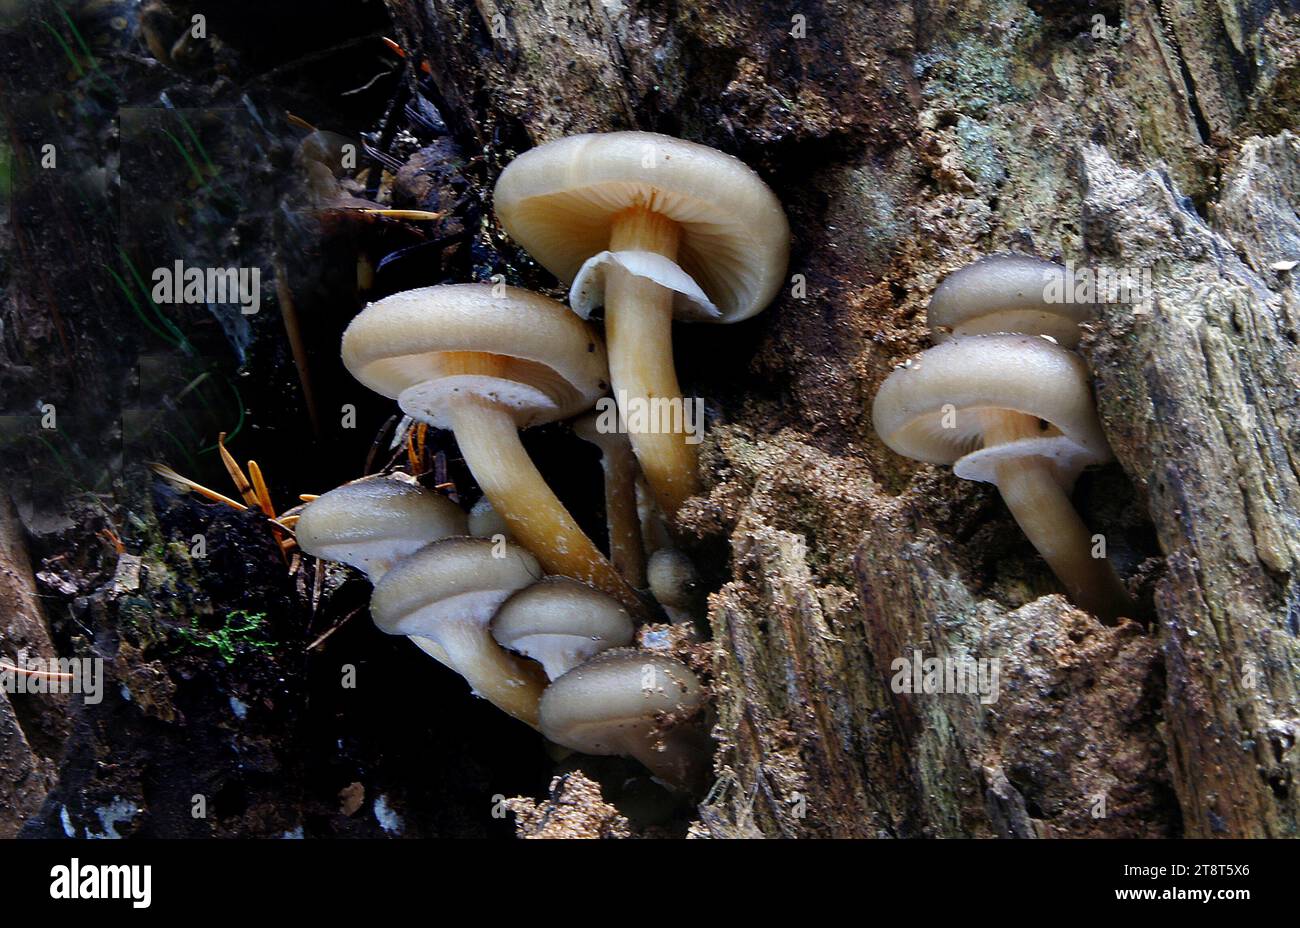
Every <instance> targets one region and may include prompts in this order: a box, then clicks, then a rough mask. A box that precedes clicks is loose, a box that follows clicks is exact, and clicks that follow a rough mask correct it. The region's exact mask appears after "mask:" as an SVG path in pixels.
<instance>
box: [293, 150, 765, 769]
mask: <svg viewBox="0 0 1300 928" xmlns="http://www.w3.org/2000/svg"><path fill="white" fill-rule="evenodd" d="M495 202H496V209H497V213H498V216H499V217H500V219H501V222H502V225H503V226H504V227H505V229H506V230H507V231H508V232H509V233H510V234H511V235H513V236H514V237H515V238H516V239H517V240H518V241H519V242H520V243H521V244H522V245H523V246H524V247H525V248H527V249H528V250H529V251H530V252H532V254H533V255H534V256H535V257H536V258H537V259H538V261H540V262H541V264H543V265H544V266H545V267H547V268H548V269H549V270H551V271H552V272H553V273H554V274H556V276H557V277H559V278H560V279H562V280H563V281H565V282H566V283H570V284H571V285H572V286H571V289H570V292H569V300H570V304H571V306H572V312H571V311H570V310H569V309H568V308H566V307H564V306H563V305H561V304H560V303H557V302H555V301H554V300H551V299H548V298H547V297H545V296H541V295H540V294H536V293H531V292H529V291H526V290H521V289H518V288H515V287H508V286H504V285H499V284H498V285H488V284H445V285H440V286H432V287H424V288H420V289H415V290H407V291H404V292H401V293H396V294H392V295H390V296H386V297H384V298H383V299H380V300H377V301H375V302H373V303H371V304H370V305H369V306H367V307H366V308H365V309H363V310H362V311H361V312H360V313H359V314H358V315H357V316H356V318H354V319H353V320H352V322H351V324H350V325H349V326H348V328H347V331H346V332H345V333H344V335H343V348H342V355H343V363H344V366H345V367H346V368H347V369H348V371H349V372H350V373H351V374H352V376H354V377H355V378H356V379H357V380H358V381H360V382H361V383H362V384H364V385H365V386H367V387H369V388H371V389H372V390H375V391H376V392H378V393H380V394H383V395H384V396H387V397H390V398H392V399H394V400H396V401H397V405H398V406H399V407H400V408H401V410H402V411H403V412H404V413H406V415H407V416H409V417H411V419H412V420H414V421H417V422H420V423H423V424H425V425H428V426H433V427H435V428H440V429H446V430H449V431H451V432H452V433H453V434H454V436H455V439H456V443H457V445H458V447H459V449H460V452H461V454H462V456H463V457H464V459H465V463H466V464H467V465H468V467H469V469H470V472H471V473H472V474H473V476H474V479H475V480H476V481H477V482H478V484H479V486H480V487H481V489H482V491H483V497H482V499H480V500H479V502H478V503H476V504H475V506H474V507H473V509H472V510H471V511H470V513H469V514H468V516H466V514H465V513H463V512H462V511H461V510H460V508H459V507H458V506H456V505H455V504H453V503H451V502H450V501H449V500H447V499H445V498H443V497H441V496H438V495H437V494H433V493H430V492H428V491H426V490H424V489H422V488H421V487H420V486H419V485H418V484H417V483H416V482H415V481H414V478H411V479H402V478H400V477H396V476H388V477H376V478H368V479H366V480H362V481H358V482H356V483H352V484H347V485H345V486H343V487H340V488H338V489H336V490H333V491H331V492H329V493H326V494H324V495H323V496H321V497H319V498H317V499H316V500H314V501H313V502H311V503H310V504H308V506H307V507H306V508H305V509H304V510H303V512H302V515H301V517H300V519H299V522H298V542H299V545H300V546H301V547H302V549H303V550H304V551H306V552H308V553H310V554H314V555H316V556H318V557H322V558H326V559H333V560H339V561H343V562H345V563H348V564H351V565H353V566H355V567H357V568H358V569H360V570H362V571H364V572H365V573H366V574H367V575H368V576H369V577H370V578H371V580H372V581H373V582H374V583H375V588H374V593H373V595H372V598H371V613H372V616H373V618H374V620H375V623H376V624H377V625H378V626H379V628H380V629H382V630H383V631H385V632H389V633H391V634H397V635H406V636H408V637H410V638H411V640H412V641H414V642H415V643H416V644H417V645H419V646H420V647H421V648H422V649H423V650H425V651H426V652H427V653H428V654H429V655H431V656H432V657H434V658H435V659H437V660H438V661H440V662H442V663H443V664H446V665H447V666H448V667H450V668H452V669H453V670H455V671H456V672H458V673H459V674H461V675H462V676H463V677H464V678H465V679H466V680H467V681H468V682H469V684H470V686H471V687H472V688H473V690H474V692H475V693H477V694H478V695H480V696H482V697H484V698H486V699H488V700H489V701H491V702H492V703H493V704H495V705H496V706H498V707H499V708H501V709H502V710H503V711H505V712H507V713H508V714H510V715H512V716H514V717H515V718H518V719H520V720H522V721H524V722H526V723H528V724H529V725H532V726H533V727H534V728H537V729H539V730H540V731H541V732H542V733H543V734H545V735H546V736H547V737H548V738H550V739H551V740H552V741H554V742H556V743H557V744H560V745H562V746H564V747H568V748H571V749H573V750H575V751H582V752H585V753H589V754H617V755H624V756H628V757H633V758H636V759H638V760H640V761H641V762H642V763H643V764H644V765H645V766H646V767H648V768H649V769H650V771H651V772H652V773H653V774H654V775H655V776H656V777H657V778H658V779H660V780H661V781H662V782H664V783H666V784H668V785H670V786H674V787H680V788H690V787H694V786H696V785H698V784H699V780H700V777H701V775H702V773H703V770H704V768H703V765H702V761H703V760H704V759H705V758H706V757H707V750H706V749H705V745H704V744H703V743H702V742H703V736H702V734H701V732H700V730H699V728H698V726H695V725H693V724H680V723H682V722H683V721H684V720H688V719H690V718H691V717H693V716H698V715H699V714H700V712H699V710H700V709H701V707H702V706H703V705H704V689H703V687H702V685H701V683H700V681H699V679H698V678H697V677H696V676H695V674H694V673H693V672H692V671H691V670H690V669H689V668H688V667H687V666H686V665H685V664H683V663H681V662H680V661H677V660H676V659H674V658H672V657H669V656H667V655H665V654H662V653H659V652H657V651H642V650H637V649H636V648H633V647H630V645H632V643H633V640H634V637H635V634H636V625H635V620H637V619H643V618H646V617H648V615H649V612H648V602H647V599H646V598H644V595H643V592H642V591H646V592H648V593H649V596H651V597H653V598H654V599H655V600H656V601H657V602H658V604H659V606H660V607H661V608H662V610H663V611H664V613H665V614H667V615H668V616H669V618H670V619H671V620H673V621H674V622H682V623H689V622H691V621H693V619H694V618H695V617H696V614H697V613H698V607H699V605H700V604H701V602H702V597H701V596H700V595H699V582H698V578H697V576H696V574H695V570H694V567H693V565H692V564H691V562H690V560H689V559H688V558H687V556H686V555H685V554H684V553H682V552H680V551H679V550H677V549H676V548H675V547H673V539H672V531H671V526H672V520H673V518H674V517H675V515H676V513H677V510H678V509H679V507H680V506H681V504H682V502H683V501H684V500H685V499H686V498H687V497H689V496H691V495H692V494H693V493H695V492H696V490H697V487H698V484H697V480H698V477H697V474H696V459H695V449H694V445H693V444H692V440H693V439H695V440H698V437H699V436H693V435H691V434H689V433H688V431H687V429H686V428H685V427H684V426H685V422H686V412H685V406H684V403H683V399H682V396H681V390H680V388H679V386H678V383H677V374H676V370H675V368H674V364H673V352H672V332H671V324H672V320H673V319H674V318H675V317H676V318H685V319H692V320H700V321H708V322H736V321H739V320H741V319H746V318H748V317H750V316H752V315H754V314H755V313H757V312H759V311H760V310H762V309H763V308H764V307H765V306H767V304H768V303H769V302H771V300H772V298H773V296H774V295H775V294H776V291H777V288H778V287H779V286H780V283H781V280H782V278H783V276H784V274H785V269H786V262H787V257H788V250H789V238H790V231H789V226H788V224H787V222H786V218H785V214H784V212H783V211H782V209H781V206H780V203H778V202H777V200H776V197H775V196H773V194H772V192H771V191H770V190H769V189H768V188H767V186H766V185H765V184H764V183H763V182H762V181H761V180H760V179H759V177H758V175H757V174H755V173H754V172H753V171H752V170H750V169H749V168H748V167H747V166H746V165H744V164H743V163H742V162H740V161H738V160H736V159H735V158H733V157H731V156H729V155H725V154H722V153H721V152H717V151H714V150H713V149H710V148H707V147H705V146H703V145H697V144H694V143H691V142H685V141H682V140H680V139H674V138H669V137H667V136H662V135H655V134H652V133H645V132H614V133H606V134H601V135H582V136H574V137H571V138H566V139H561V140H559V141H556V142H552V143H550V144H548V145H544V146H541V147H540V148H537V149H534V150H532V151H530V152H527V153H526V154H524V155H522V156H521V157H519V158H517V159H516V160H515V161H514V162H512V163H511V164H510V165H509V166H508V167H507V168H506V170H505V171H504V172H503V173H502V175H501V178H500V180H499V181H498V184H497V187H496V192H495ZM602 305H603V306H604V307H605V332H606V335H607V337H608V339H609V351H608V354H607V353H606V348H605V344H604V343H603V342H602V340H601V338H600V336H599V335H597V334H596V332H595V331H594V330H593V329H592V328H591V326H590V325H589V324H588V322H587V318H588V317H589V316H590V315H591V312H592V310H593V309H595V308H597V307H599V306H602ZM611 388H612V392H613V393H614V395H615V401H616V403H617V408H618V411H619V413H620V415H619V417H618V420H617V423H616V424H617V427H616V428H611V427H610V426H609V424H608V423H607V422H606V421H604V418H603V417H597V416H595V415H594V414H587V415H583V414H584V413H588V411H589V410H591V409H592V408H593V407H594V406H595V405H596V403H597V401H598V400H599V399H600V398H601V397H602V396H604V395H605V394H606V393H607V392H610V391H611ZM633 406H636V407H639V409H638V410H633V409H631V408H630V407H633ZM575 417H581V418H577V419H576V421H574V423H573V430H574V433H575V434H576V435H577V436H578V437H579V438H582V439H583V440H585V441H588V442H590V443H592V444H594V445H596V446H597V447H598V448H599V449H600V452H601V463H602V467H603V472H604V489H605V511H606V521H607V526H608V548H609V552H610V553H609V556H608V557H606V556H605V555H604V554H603V553H602V552H601V550H600V549H599V547H597V545H596V544H595V543H594V542H593V541H592V540H591V539H590V538H589V537H588V536H587V535H586V534H585V533H584V532H583V530H582V529H581V528H580V527H579V525H578V523H577V522H576V521H575V520H574V518H573V516H572V515H571V514H570V513H569V511H568V510H567V509H566V508H565V506H564V504H563V503H562V502H560V500H559V499H558V498H557V497H556V495H555V493H554V492H553V491H552V490H551V488H550V487H549V486H548V485H547V483H546V481H545V480H544V479H543V477H542V476H541V474H540V473H539V472H538V470H537V467H536V466H535V465H534V463H533V461H532V460H531V459H530V457H529V456H528V453H527V452H526V451H525V449H524V446H523V444H522V443H521V441H520V438H519V432H520V430H522V429H526V428H529V427H532V426H535V425H541V424H544V423H549V422H556V421H561V420H570V419H574V418H575ZM692 418H694V417H692ZM629 438H630V441H629ZM642 486H644V487H646V488H648V489H647V490H646V492H644V493H643V492H642ZM647 557H649V561H647Z"/></svg>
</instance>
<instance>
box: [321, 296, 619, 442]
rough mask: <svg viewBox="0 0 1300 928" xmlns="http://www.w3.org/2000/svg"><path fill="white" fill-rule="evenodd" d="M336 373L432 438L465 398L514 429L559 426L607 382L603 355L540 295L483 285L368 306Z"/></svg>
mask: <svg viewBox="0 0 1300 928" xmlns="http://www.w3.org/2000/svg"><path fill="white" fill-rule="evenodd" d="M494 291H496V292H494ZM467 360H468V361H469V362H470V365H471V366H468V367H467V366H466V362H467ZM343 363H344V365H345V366H346V367H347V369H348V370H349V371H350V372H351V373H352V376H354V377H356V378H357V380H359V381H361V382H362V383H363V384H365V385H366V386H367V387H369V388H370V389H372V390H374V391H376V392H377V393H381V394H383V395H384V396H388V397H392V398H394V399H396V400H397V401H398V405H400V406H401V407H402V410H403V411H404V412H406V413H407V414H408V415H410V416H413V417H414V418H416V419H419V420H421V421H422V422H427V423H429V424H430V425H433V426H436V427H438V428H449V427H450V422H449V419H448V417H447V404H448V401H449V400H451V399H452V398H453V397H456V396H458V395H467V394H468V395H477V396H481V397H484V398H486V399H489V400H491V401H493V402H496V403H498V404H500V405H502V406H503V407H505V408H507V409H509V410H511V412H512V414H513V415H514V418H515V421H516V422H517V423H518V425H519V426H520V428H525V427H527V426H530V425H540V424H542V423H545V422H552V421H555V420H556V419H567V418H568V417H570V416H574V415H577V414H578V413H580V412H582V411H583V410H585V409H589V408H590V407H591V405H592V404H593V403H594V402H595V401H596V399H597V398H598V397H600V396H601V394H603V393H604V392H605V390H606V389H607V379H608V364H607V361H606V359H605V346H604V344H602V342H601V340H600V337H599V336H598V335H596V333H595V332H594V331H593V330H592V329H591V328H590V327H589V326H588V325H587V324H586V323H585V322H583V321H582V320H581V319H579V318H577V317H576V316H574V314H573V313H571V312H569V311H568V309H566V308H565V307H564V306H562V305H561V304H559V303H557V302H555V301H554V300H551V299H548V298H546V297H544V296H541V295H540V294H536V293H531V292H529V291H527V290H521V289H519V288H518V287H503V288H501V289H500V290H497V288H494V287H493V286H492V285H490V284H446V285H443V286H437V287H423V288H420V289H418V290H407V291H404V292H402V293H395V294H393V295H392V296H388V297H385V298H383V299H382V300H377V301H376V302H374V303H371V304H370V305H369V306H367V307H366V308H365V309H363V310H362V311H361V312H360V313H358V314H357V317H356V318H355V319H353V320H352V323H351V324H350V325H349V326H348V328H347V331H346V332H344V333H343Z"/></svg>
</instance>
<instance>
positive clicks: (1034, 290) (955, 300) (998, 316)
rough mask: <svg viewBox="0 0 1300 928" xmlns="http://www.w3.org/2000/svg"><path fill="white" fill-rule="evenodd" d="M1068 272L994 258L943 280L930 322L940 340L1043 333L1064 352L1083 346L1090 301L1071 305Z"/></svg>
mask: <svg viewBox="0 0 1300 928" xmlns="http://www.w3.org/2000/svg"><path fill="white" fill-rule="evenodd" d="M1065 290H1066V287H1065V268H1064V267H1062V266H1061V265H1059V264H1054V263H1052V262H1051V261H1044V260H1042V259H1041V258H1031V257H1029V256H1027V255H1013V254H1006V255H990V256H989V257H987V258H981V259H980V260H978V261H976V262H975V263H974V264H968V265H967V266H966V267H964V268H962V269H961V270H959V271H955V272H953V273H952V274H949V275H948V276H947V277H946V278H944V280H943V283H941V284H939V286H938V288H937V289H936V290H935V291H934V296H933V297H931V298H930V306H929V308H928V309H927V311H926V318H927V322H928V323H929V325H930V331H931V332H932V333H933V335H934V340H935V341H936V342H942V341H944V340H946V339H947V338H950V337H952V336H959V335H989V334H993V333H998V332H1001V333H1021V334H1024V335H1045V336H1047V337H1048V338H1051V339H1052V340H1053V341H1055V342H1056V343H1058V344H1060V345H1063V346H1064V347H1066V348H1073V347H1074V346H1075V345H1077V344H1078V343H1079V323H1081V322H1086V321H1087V320H1088V319H1089V318H1091V317H1092V313H1093V304H1092V303H1090V302H1074V301H1073V300H1072V299H1071V300H1069V301H1068V302H1067V299H1066V297H1065Z"/></svg>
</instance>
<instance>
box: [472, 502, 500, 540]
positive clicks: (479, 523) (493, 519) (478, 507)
mask: <svg viewBox="0 0 1300 928" xmlns="http://www.w3.org/2000/svg"><path fill="white" fill-rule="evenodd" d="M469 533H470V534H471V535H473V536H474V537H475V538H492V537H493V536H495V535H502V536H504V537H505V538H506V539H509V538H510V526H508V525H506V520H505V519H503V518H501V513H499V512H497V511H496V509H495V508H494V507H493V505H492V500H490V499H488V498H487V497H486V496H480V497H479V499H478V502H477V503H475V504H474V505H473V506H471V507H469Z"/></svg>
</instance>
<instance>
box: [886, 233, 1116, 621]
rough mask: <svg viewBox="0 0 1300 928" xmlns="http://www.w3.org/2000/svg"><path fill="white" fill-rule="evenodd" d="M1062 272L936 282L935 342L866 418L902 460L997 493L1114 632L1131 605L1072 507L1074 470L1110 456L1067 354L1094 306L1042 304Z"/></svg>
mask: <svg viewBox="0 0 1300 928" xmlns="http://www.w3.org/2000/svg"><path fill="white" fill-rule="evenodd" d="M1064 273H1065V268H1063V267H1061V266H1060V265H1057V264H1052V263H1050V262H1047V261H1042V260H1039V259H1037V258H1030V257H1025V256H1021V255H995V256H992V257H988V258H984V259H982V260H980V261H977V262H975V263H974V264H972V265H970V266H968V267H965V268H963V269H961V270H960V271H957V272H956V273H954V274H952V275H951V276H949V277H948V278H947V279H945V280H944V281H943V283H942V284H941V285H940V286H939V288H938V289H937V290H936V291H935V294H934V297H933V298H932V300H931V302H930V305H929V309H928V322H929V325H930V328H931V331H932V332H933V334H934V337H935V340H936V341H937V342H938V343H939V344H937V345H936V346H935V347H933V348H930V349H928V350H927V351H924V352H922V353H921V354H920V355H919V356H918V357H916V358H914V359H912V360H909V361H908V362H906V363H905V364H904V365H903V366H902V367H900V368H898V369H897V370H895V371H894V372H893V373H892V374H890V375H889V377H888V378H886V380H885V382H884V383H883V384H882V385H881V387H880V391H879V392H878V393H877V394H876V398H875V403H874V406H873V409H872V419H873V422H874V425H875V429H876V433H877V434H878V435H879V436H880V437H881V439H882V440H883V441H884V442H885V444H887V445H888V446H889V447H890V448H892V449H893V450H894V451H896V452H898V453H899V454H902V455H905V456H907V457H910V458H914V459H915V460H919V461H926V462H929V463H931V464H944V465H952V467H953V473H955V474H956V475H957V476H958V477H962V478H964V479H967V480H979V481H984V482H987V483H992V484H994V485H995V486H997V488H998V490H999V492H1000V493H1001V494H1002V498H1003V499H1004V500H1005V501H1006V504H1007V508H1008V509H1010V510H1011V514H1012V515H1013V516H1014V517H1015V520H1016V522H1017V523H1018V524H1019V525H1020V527H1021V529H1022V530H1023V531H1024V532H1025V535H1026V536H1028V538H1029V540H1030V541H1031V542H1032V543H1033V545H1034V547H1035V548H1037V549H1038V551H1039V553H1040V554H1041V555H1042V556H1043V559H1044V560H1045V561H1047V563H1048V565H1049V566H1050V567H1051V568H1052V570H1053V572H1055V574H1056V576H1057V577H1058V578H1059V579H1060V581H1061V583H1062V584H1063V585H1064V586H1065V588H1066V590H1067V592H1068V593H1069V595H1070V598H1071V599H1072V600H1073V601H1074V602H1075V603H1076V604H1077V605H1079V606H1081V607H1082V608H1084V609H1087V610H1088V611H1090V612H1092V613H1093V614H1095V615H1096V616H1097V617H1098V618H1100V619H1102V620H1103V621H1107V622H1112V621H1115V620H1116V619H1117V618H1118V617H1119V616H1123V615H1128V616H1131V615H1133V614H1134V611H1133V602H1132V600H1131V599H1130V597H1129V595H1128V592H1127V590H1126V589H1125V588H1124V585H1123V583H1121V582H1120V579H1119V577H1118V576H1117V575H1116V573H1115V570H1114V568H1113V567H1112V565H1111V564H1110V562H1109V561H1108V560H1107V559H1106V558H1105V556H1104V551H1105V548H1104V546H1097V545H1094V543H1093V537H1092V535H1091V533H1090V532H1089V531H1088V529H1087V527H1086V526H1085V525H1084V523H1083V520H1082V519H1081V518H1079V514H1078V513H1077V512H1076V511H1075V509H1074V506H1073V505H1072V504H1071V502H1070V492H1071V491H1072V489H1073V487H1074V483H1075V481H1076V479H1077V478H1078V476H1079V474H1080V472H1081V471H1082V470H1083V469H1084V468H1085V467H1087V466H1089V465H1091V464H1100V463H1104V462H1106V461H1109V460H1110V459H1111V451H1110V448H1109V446H1108V445H1107V443H1106V438H1105V436H1104V435H1103V433H1102V430H1101V423H1100V421H1099V420H1098V418H1097V412H1096V408H1095V406H1094V404H1093V399H1092V390H1091V385H1090V380H1089V376H1088V370H1087V367H1086V365H1085V364H1084V362H1083V359H1082V358H1081V357H1079V355H1077V354H1075V353H1074V352H1073V351H1071V350H1069V349H1071V348H1073V347H1074V346H1075V345H1077V344H1078V342H1079V337H1080V332H1079V324H1080V323H1081V322H1083V321H1085V320H1086V319H1087V318H1088V316H1089V313H1090V311H1091V307H1090V306H1088V305H1086V304H1079V303H1062V302H1053V301H1051V300H1049V299H1048V294H1050V293H1053V292H1057V293H1059V292H1061V290H1060V288H1059V287H1055V288H1053V287H1052V286H1051V284H1052V283H1053V282H1054V281H1056V282H1058V283H1059V278H1060V276H1061V275H1063V274H1064ZM1098 551H1100V552H1101V554H1102V556H1100V557H1098V556H1095V555H1096V554H1097V553H1098Z"/></svg>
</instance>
